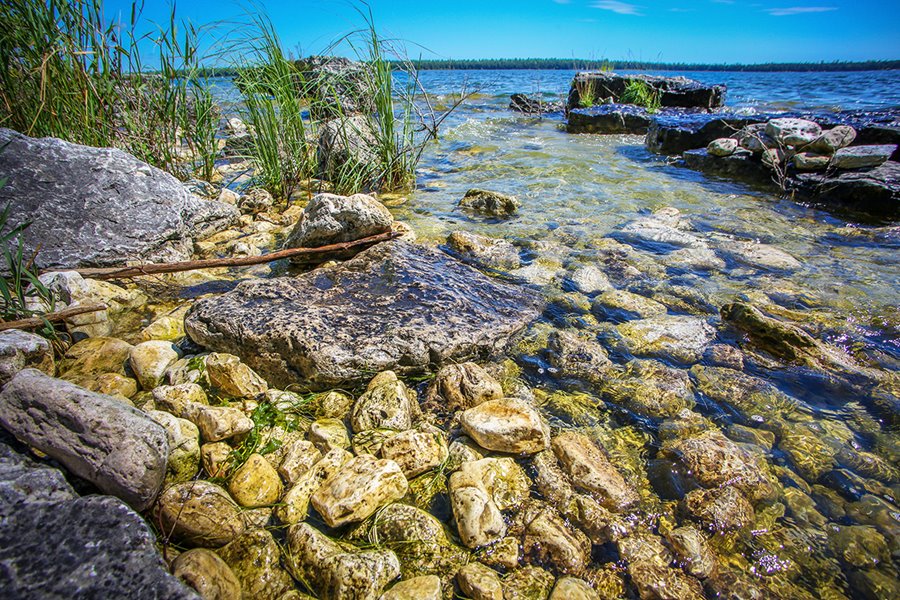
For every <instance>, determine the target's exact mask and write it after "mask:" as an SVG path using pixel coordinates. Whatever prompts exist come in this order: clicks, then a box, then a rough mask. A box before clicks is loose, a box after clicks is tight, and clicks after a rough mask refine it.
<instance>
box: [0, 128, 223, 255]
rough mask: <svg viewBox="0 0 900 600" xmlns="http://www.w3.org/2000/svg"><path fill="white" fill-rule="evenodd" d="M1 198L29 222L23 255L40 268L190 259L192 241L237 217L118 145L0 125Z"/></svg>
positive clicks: (13, 220) (17, 218) (18, 219)
mask: <svg viewBox="0 0 900 600" xmlns="http://www.w3.org/2000/svg"><path fill="white" fill-rule="evenodd" d="M3 145H6V146H5V147H4V149H3V151H2V152H0V173H3V176H4V177H6V178H7V181H6V185H4V186H3V187H2V188H0V206H5V205H6V204H7V203H9V205H10V207H11V208H10V210H11V212H10V225H17V224H20V223H25V222H29V221H30V222H31V226H30V227H28V228H27V229H26V230H25V232H24V233H23V235H22V239H23V241H24V244H25V255H26V256H30V255H31V254H32V253H33V252H34V251H35V249H36V248H37V247H38V246H40V252H39V253H38V255H37V259H36V261H35V264H36V266H37V267H38V268H40V269H52V268H60V267H70V268H71V267H87V266H98V267H105V266H113V265H121V264H124V263H125V261H126V260H149V261H167V262H168V261H179V260H188V259H190V258H191V254H192V252H193V247H194V241H196V240H200V239H203V238H204V237H207V236H208V235H211V234H212V233H214V232H216V231H218V230H219V229H224V228H226V227H228V226H229V225H231V224H232V223H234V222H235V221H237V219H238V216H239V214H238V211H237V209H236V208H235V207H233V206H229V205H227V204H224V203H222V202H216V201H212V200H201V199H200V198H197V197H196V196H193V195H191V194H190V193H188V191H187V190H186V189H185V188H184V186H183V185H182V183H181V182H180V181H178V180H177V179H175V177H173V176H172V175H170V174H168V173H166V172H164V171H161V170H159V169H157V168H155V167H151V166H150V165H148V164H147V163H145V162H142V161H140V160H138V159H137V158H135V157H133V156H131V155H130V154H128V153H126V152H123V151H122V150H115V149H112V148H91V147H88V146H80V145H78V144H72V143H69V142H65V141H63V140H59V139H56V138H42V139H35V138H30V137H27V136H24V135H22V134H20V133H16V132H15V131H12V130H10V129H0V146H3Z"/></svg>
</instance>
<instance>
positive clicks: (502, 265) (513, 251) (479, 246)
mask: <svg viewBox="0 0 900 600" xmlns="http://www.w3.org/2000/svg"><path fill="white" fill-rule="evenodd" d="M447 246H448V247H449V248H450V250H451V251H453V252H454V253H455V254H456V255H457V256H459V257H460V258H461V259H462V260H464V261H466V262H471V263H474V264H476V265H479V266H482V267H488V268H490V269H498V270H503V271H511V270H513V269H518V268H519V267H520V266H521V265H522V261H521V259H520V258H519V251H518V249H517V248H516V247H515V246H513V245H512V244H511V243H510V242H507V241H506V240H501V239H496V238H490V237H487V236H483V235H478V234H477V233H470V232H468V231H454V232H453V233H451V234H450V235H449V236H448V237H447Z"/></svg>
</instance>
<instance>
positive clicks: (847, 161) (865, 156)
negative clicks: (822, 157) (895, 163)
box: [831, 144, 897, 169]
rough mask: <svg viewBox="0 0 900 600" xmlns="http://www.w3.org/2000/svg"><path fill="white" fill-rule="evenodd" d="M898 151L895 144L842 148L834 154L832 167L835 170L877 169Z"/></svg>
mask: <svg viewBox="0 0 900 600" xmlns="http://www.w3.org/2000/svg"><path fill="white" fill-rule="evenodd" d="M896 150H897V146H895V145H893V144H883V145H879V146H855V147H852V148H841V149H840V150H838V151H837V152H835V153H834V158H832V159H831V166H832V167H834V168H835V169H862V168H865V167H877V166H879V165H881V164H883V163H885V162H887V160H888V159H889V158H890V157H891V155H892V154H893V153H894V152H895V151H896Z"/></svg>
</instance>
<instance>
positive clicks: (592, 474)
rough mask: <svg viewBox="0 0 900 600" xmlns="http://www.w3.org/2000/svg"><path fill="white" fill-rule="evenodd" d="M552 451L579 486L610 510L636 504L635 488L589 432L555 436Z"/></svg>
mask: <svg viewBox="0 0 900 600" xmlns="http://www.w3.org/2000/svg"><path fill="white" fill-rule="evenodd" d="M553 452H554V453H555V454H556V457H557V458H558V459H559V462H560V464H561V465H562V468H563V470H564V471H565V472H566V473H568V475H569V477H570V478H571V481H572V483H573V484H575V486H576V487H578V488H581V489H582V490H585V491H587V492H589V493H591V494H593V495H594V496H596V498H597V499H598V500H599V501H600V503H601V504H602V505H603V506H604V507H605V508H608V509H609V510H612V511H615V512H622V511H624V510H626V509H628V508H629V507H631V506H633V505H635V504H637V502H638V500H639V497H638V494H637V492H636V491H635V489H634V488H633V487H632V486H631V485H630V484H628V483H626V481H625V479H624V478H623V477H622V475H621V473H619V471H618V470H617V469H616V468H615V467H614V466H613V464H612V463H611V462H610V461H609V459H608V458H607V457H606V455H605V454H604V453H603V452H602V451H601V450H600V449H599V448H598V447H597V446H595V445H594V443H593V442H592V441H591V440H590V438H588V437H587V436H586V435H584V434H581V433H576V432H574V431H567V432H565V433H561V434H560V435H558V436H556V437H555V438H553Z"/></svg>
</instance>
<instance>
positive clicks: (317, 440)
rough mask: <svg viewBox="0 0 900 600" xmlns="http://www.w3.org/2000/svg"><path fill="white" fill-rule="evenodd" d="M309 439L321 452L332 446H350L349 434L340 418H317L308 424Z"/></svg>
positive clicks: (325, 451) (330, 448)
mask: <svg viewBox="0 0 900 600" xmlns="http://www.w3.org/2000/svg"><path fill="white" fill-rule="evenodd" d="M308 435H309V441H310V442H312V443H313V444H314V445H315V446H316V448H317V449H318V450H319V451H320V452H323V453H327V452H328V451H329V450H333V449H334V448H343V449H347V448H349V447H350V435H349V434H348V433H347V428H346V427H344V422H343V421H341V420H340V419H328V418H325V419H317V420H315V421H313V422H312V423H311V424H310V426H309V434H308Z"/></svg>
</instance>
